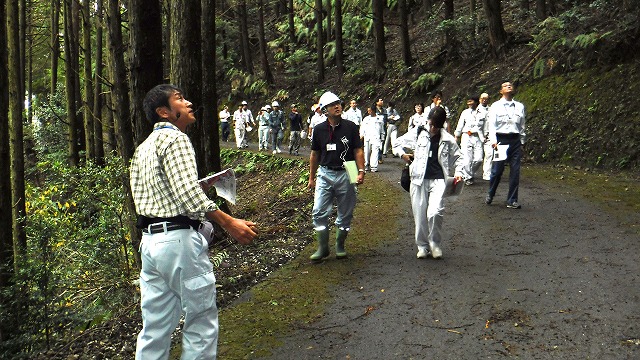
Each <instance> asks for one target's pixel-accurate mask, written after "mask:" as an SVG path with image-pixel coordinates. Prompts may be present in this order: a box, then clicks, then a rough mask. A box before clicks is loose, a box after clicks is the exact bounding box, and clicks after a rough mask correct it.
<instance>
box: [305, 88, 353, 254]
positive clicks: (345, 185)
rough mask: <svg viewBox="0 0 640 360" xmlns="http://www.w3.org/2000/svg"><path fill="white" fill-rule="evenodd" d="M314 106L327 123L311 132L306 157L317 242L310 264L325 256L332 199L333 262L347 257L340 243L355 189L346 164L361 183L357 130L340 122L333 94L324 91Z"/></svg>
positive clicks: (339, 109)
mask: <svg viewBox="0 0 640 360" xmlns="http://www.w3.org/2000/svg"><path fill="white" fill-rule="evenodd" d="M318 105H319V107H320V108H321V109H322V110H323V111H324V112H325V113H326V114H327V120H326V121H323V122H321V123H319V124H318V125H316V126H315V127H314V128H313V139H312V141H311V155H310V157H309V185H308V187H309V189H315V195H314V199H313V210H312V212H311V216H312V218H313V228H314V230H315V231H316V238H317V240H318V250H317V251H316V252H315V253H313V255H311V257H310V259H311V260H312V261H320V260H322V259H323V258H325V257H327V256H329V216H330V215H331V212H332V209H333V199H334V198H335V199H336V203H337V204H338V214H337V216H336V222H335V224H336V258H338V259H342V258H345V257H346V256H347V252H346V251H345V249H344V243H345V239H346V238H347V235H348V233H349V230H350V227H351V219H352V218H353V209H354V208H355V206H356V189H355V186H353V184H352V183H351V181H350V179H349V174H348V173H347V171H346V170H345V167H344V163H345V162H346V161H353V160H355V162H356V165H357V168H358V176H357V180H356V183H358V184H362V183H363V182H364V152H363V149H362V142H361V141H360V135H359V133H358V126H357V125H356V124H355V123H353V122H351V121H342V117H341V115H342V105H341V103H340V98H338V97H337V96H336V95H335V94H334V93H332V92H329V91H327V92H325V93H324V94H322V96H321V97H320V101H319V103H318ZM316 175H317V178H316Z"/></svg>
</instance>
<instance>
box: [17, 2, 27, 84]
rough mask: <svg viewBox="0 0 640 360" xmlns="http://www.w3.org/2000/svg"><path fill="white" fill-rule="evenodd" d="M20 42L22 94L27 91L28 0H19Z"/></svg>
mask: <svg viewBox="0 0 640 360" xmlns="http://www.w3.org/2000/svg"><path fill="white" fill-rule="evenodd" d="M18 11H19V15H18V21H19V25H18V26H19V34H20V38H19V42H20V94H24V93H25V84H26V81H25V80H26V78H27V77H26V70H27V0H18Z"/></svg>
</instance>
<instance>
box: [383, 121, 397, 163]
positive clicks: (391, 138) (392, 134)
mask: <svg viewBox="0 0 640 360" xmlns="http://www.w3.org/2000/svg"><path fill="white" fill-rule="evenodd" d="M397 138H398V127H397V126H396V125H393V124H387V136H386V137H385V139H384V150H382V153H383V154H385V155H386V154H387V153H388V152H389V150H391V148H393V143H395V142H396V139H397Z"/></svg>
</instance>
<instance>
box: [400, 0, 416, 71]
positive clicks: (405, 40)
mask: <svg viewBox="0 0 640 360" xmlns="http://www.w3.org/2000/svg"><path fill="white" fill-rule="evenodd" d="M398 12H399V13H400V46H401V48H402V61H404V66H406V67H410V66H411V65H412V64H413V59H412V58H411V41H410V39H409V17H408V15H407V14H408V13H407V0H398Z"/></svg>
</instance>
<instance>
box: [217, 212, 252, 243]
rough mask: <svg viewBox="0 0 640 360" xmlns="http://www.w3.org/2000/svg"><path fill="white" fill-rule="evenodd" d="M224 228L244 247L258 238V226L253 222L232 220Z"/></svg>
mask: <svg viewBox="0 0 640 360" xmlns="http://www.w3.org/2000/svg"><path fill="white" fill-rule="evenodd" d="M223 228H224V229H225V230H226V231H227V232H228V233H229V235H231V237H232V238H234V239H235V240H236V241H237V242H238V243H240V244H242V245H248V244H251V242H252V241H253V239H255V237H256V230H257V228H256V224H255V223H254V222H253V221H247V220H242V219H236V218H233V219H231V220H230V221H229V222H228V223H227V224H225V226H223Z"/></svg>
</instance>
